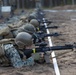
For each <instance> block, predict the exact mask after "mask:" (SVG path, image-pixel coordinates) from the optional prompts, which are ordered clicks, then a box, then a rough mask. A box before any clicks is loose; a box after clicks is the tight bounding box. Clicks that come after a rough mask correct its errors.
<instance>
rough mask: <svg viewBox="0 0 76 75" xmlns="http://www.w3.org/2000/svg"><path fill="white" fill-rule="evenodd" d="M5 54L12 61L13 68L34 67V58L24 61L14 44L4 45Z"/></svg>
mask: <svg viewBox="0 0 76 75" xmlns="http://www.w3.org/2000/svg"><path fill="white" fill-rule="evenodd" d="M4 48H5V54H6V56H7V58H8V59H9V60H10V62H11V64H12V66H13V67H16V68H20V67H22V66H30V65H34V59H33V58H32V57H30V58H28V59H26V60H22V59H21V57H20V55H19V53H18V51H17V50H16V49H15V47H14V46H13V44H7V45H4Z"/></svg>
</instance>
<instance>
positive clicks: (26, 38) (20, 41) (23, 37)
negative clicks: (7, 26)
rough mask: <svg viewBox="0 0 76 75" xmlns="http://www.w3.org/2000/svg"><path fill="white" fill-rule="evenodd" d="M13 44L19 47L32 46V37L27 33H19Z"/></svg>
mask: <svg viewBox="0 0 76 75" xmlns="http://www.w3.org/2000/svg"><path fill="white" fill-rule="evenodd" d="M15 43H16V44H17V45H18V46H19V47H24V46H31V45H32V36H31V35H30V34H29V33H27V32H20V33H18V35H17V36H16V38H15Z"/></svg>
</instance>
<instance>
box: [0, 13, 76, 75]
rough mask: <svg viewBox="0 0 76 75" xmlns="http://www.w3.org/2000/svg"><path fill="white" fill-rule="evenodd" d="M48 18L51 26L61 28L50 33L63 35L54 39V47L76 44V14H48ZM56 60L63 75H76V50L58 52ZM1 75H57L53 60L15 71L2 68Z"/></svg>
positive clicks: (10, 68) (0, 68) (0, 69)
mask: <svg viewBox="0 0 76 75" xmlns="http://www.w3.org/2000/svg"><path fill="white" fill-rule="evenodd" d="M46 14H47V15H46V16H47V17H48V18H49V19H50V20H53V23H52V24H50V26H53V25H56V26H59V28H58V29H50V33H53V32H58V33H60V34H62V35H61V36H58V37H52V41H53V45H64V44H65V43H66V44H67V43H74V42H76V38H75V37H76V32H75V31H76V21H75V20H74V21H73V20H71V19H73V18H74V19H75V18H76V17H75V15H76V12H71V13H69V12H58V13H56V12H54V13H52V12H46ZM55 53H56V58H57V61H58V66H59V70H60V73H61V75H76V50H75V49H74V51H72V50H65V51H56V52H55ZM0 75H55V72H54V69H53V64H52V60H51V63H50V64H45V63H44V64H35V65H34V66H30V67H23V68H20V69H14V68H12V67H0Z"/></svg>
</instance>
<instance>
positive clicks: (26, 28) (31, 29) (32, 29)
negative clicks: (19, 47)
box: [17, 23, 36, 34]
mask: <svg viewBox="0 0 76 75" xmlns="http://www.w3.org/2000/svg"><path fill="white" fill-rule="evenodd" d="M20 32H27V33H30V34H33V33H34V32H36V29H35V27H34V26H33V25H32V24H30V23H26V24H25V25H23V26H22V27H20V28H19V29H18V30H17V33H20Z"/></svg>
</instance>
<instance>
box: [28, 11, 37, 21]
mask: <svg viewBox="0 0 76 75" xmlns="http://www.w3.org/2000/svg"><path fill="white" fill-rule="evenodd" d="M32 19H36V13H35V12H33V13H32V14H30V15H29V17H28V20H29V22H30V21H31V20H32Z"/></svg>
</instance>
